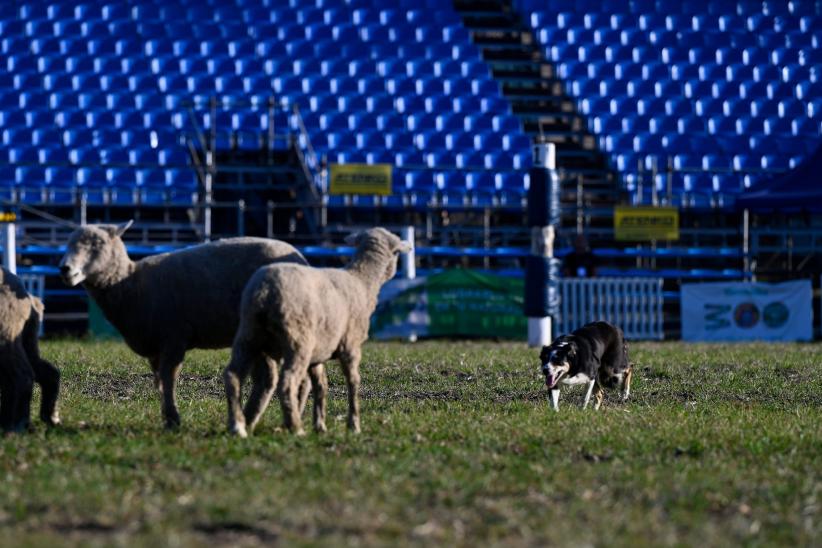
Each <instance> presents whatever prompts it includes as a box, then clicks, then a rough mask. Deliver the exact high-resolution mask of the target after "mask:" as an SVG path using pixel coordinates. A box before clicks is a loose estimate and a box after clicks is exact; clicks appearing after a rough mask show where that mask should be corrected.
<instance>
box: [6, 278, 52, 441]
mask: <svg viewBox="0 0 822 548" xmlns="http://www.w3.org/2000/svg"><path fill="white" fill-rule="evenodd" d="M42 317H43V303H42V302H41V301H40V299H38V298H37V297H33V296H31V295H29V294H28V293H27V292H26V290H25V288H24V287H23V282H21V281H20V278H18V277H17V276H15V275H14V274H12V273H11V272H9V271H8V270H6V269H5V268H0V428H2V430H3V431H4V432H23V431H25V430H27V429H28V427H29V414H30V408H31V395H32V388H33V383H34V382H36V383H37V384H39V385H40V388H41V389H42V398H41V400H40V418H41V419H42V421H43V422H45V423H46V424H47V425H49V426H54V425H57V424H59V423H60V417H59V414H58V412H57V397H58V394H59V392H60V371H59V370H58V369H57V368H56V367H54V366H53V365H52V364H51V363H49V362H47V361H46V360H44V359H43V358H41V357H40V349H39V346H38V342H37V334H38V331H39V330H40V322H41V321H42Z"/></svg>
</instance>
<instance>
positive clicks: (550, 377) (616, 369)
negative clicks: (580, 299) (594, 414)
mask: <svg viewBox="0 0 822 548" xmlns="http://www.w3.org/2000/svg"><path fill="white" fill-rule="evenodd" d="M539 358H540V361H542V373H543V375H545V384H546V386H547V387H548V390H550V391H551V406H552V407H553V408H554V410H555V411H557V410H559V385H560V384H566V385H574V384H586V385H587V387H588V389H587V392H586V393H585V401H584V403H583V404H582V408H583V409H585V408H586V407H588V402H589V401H590V400H591V394H592V393H593V391H594V387H596V393H595V394H594V397H595V398H596V404H595V405H594V409H599V406H600V405H602V398H603V397H604V395H605V393H604V391H603V389H604V388H616V387H617V386H619V387H620V388H621V392H622V394H621V396H622V401H625V400H627V399H628V396H629V395H630V393H631V375H632V373H633V367H632V364H630V363H629V362H628V345H626V344H625V338H624V337H623V335H622V330H621V329H620V328H618V327H616V326H614V325H611V324H610V323H608V322H592V323H589V324H587V325H584V326H582V327H580V328H579V329H577V330H576V331H574V332H572V333H571V334H570V335H563V336H562V337H559V338H558V339H557V340H555V341H554V342H553V343H551V345H550V346H543V347H542V352H540V355H539Z"/></svg>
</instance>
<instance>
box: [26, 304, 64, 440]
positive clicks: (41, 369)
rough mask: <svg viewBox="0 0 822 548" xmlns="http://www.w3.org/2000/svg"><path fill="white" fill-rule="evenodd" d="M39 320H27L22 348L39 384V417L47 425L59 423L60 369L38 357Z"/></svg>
mask: <svg viewBox="0 0 822 548" xmlns="http://www.w3.org/2000/svg"><path fill="white" fill-rule="evenodd" d="M38 330H39V321H37V322H33V321H31V320H29V322H28V323H27V324H26V328H25V330H24V332H23V349H24V350H25V352H26V357H27V358H28V361H29V364H31V368H32V370H33V372H34V381H35V382H36V383H37V384H39V385H40V390H41V392H42V398H41V400H40V419H41V420H42V421H43V422H44V423H46V424H48V425H49V426H55V425H57V424H60V414H59V413H58V411H57V398H58V396H59V394H60V370H59V369H57V368H56V367H55V366H54V365H52V364H51V362H49V361H46V360H44V359H43V358H41V357H40V348H39V346H38V343H37V332H38Z"/></svg>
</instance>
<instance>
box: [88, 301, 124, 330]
mask: <svg viewBox="0 0 822 548" xmlns="http://www.w3.org/2000/svg"><path fill="white" fill-rule="evenodd" d="M88 331H89V334H90V335H91V336H92V337H93V338H95V339H120V338H122V337H121V335H120V332H119V331H117V328H116V327H114V326H113V325H111V324H110V323H109V321H108V320H107V319H106V317H105V316H103V311H102V310H100V307H99V306H97V303H95V302H94V299H92V298H90V297H89V300H88Z"/></svg>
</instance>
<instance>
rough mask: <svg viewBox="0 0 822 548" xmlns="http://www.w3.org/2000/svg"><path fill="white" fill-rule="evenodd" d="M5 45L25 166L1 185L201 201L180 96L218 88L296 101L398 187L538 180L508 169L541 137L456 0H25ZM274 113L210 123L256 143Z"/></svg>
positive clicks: (332, 149) (3, 90)
mask: <svg viewBox="0 0 822 548" xmlns="http://www.w3.org/2000/svg"><path fill="white" fill-rule="evenodd" d="M318 6H320V7H318ZM0 53H2V56H3V58H4V60H5V67H4V68H5V71H4V73H3V74H2V77H0V122H2V131H3V133H2V140H3V148H4V149H5V156H6V157H5V158H2V160H4V161H7V162H8V164H10V165H11V166H13V167H14V169H15V172H14V176H13V177H10V176H7V177H4V178H3V180H2V181H0V184H2V185H3V191H4V192H5V193H6V194H11V193H12V192H14V193H16V195H17V196H18V198H19V199H21V200H24V201H27V202H37V203H40V202H46V203H48V202H50V201H60V200H67V201H68V202H69V203H71V200H73V199H74V197H75V196H76V194H77V192H78V191H86V190H87V191H88V195H89V200H92V201H94V200H99V201H109V202H111V203H128V202H131V201H139V202H140V203H155V202H156V203H162V202H163V201H168V200H174V201H178V202H180V203H185V202H191V201H192V200H193V199H196V192H195V191H196V190H197V189H196V184H195V183H196V181H195V179H194V178H193V171H192V169H191V167H190V166H189V165H187V163H188V161H189V160H188V153H187V151H186V150H185V149H184V148H183V146H182V144H181V141H180V132H181V131H183V130H184V129H185V128H186V125H187V124H188V123H189V122H188V116H187V115H186V112H185V108H184V107H183V106H182V105H184V104H185V103H186V102H187V101H190V100H192V99H194V100H199V101H201V102H203V103H204V104H205V103H206V102H207V101H208V99H209V98H210V97H211V96H218V97H227V96H228V97H234V98H240V99H243V100H251V101H252V102H254V101H256V102H257V103H258V104H260V105H265V104H267V101H268V98H269V97H270V96H272V95H274V96H276V98H277V100H278V101H283V102H287V103H289V104H296V105H298V106H299V107H300V110H301V112H302V116H303V118H304V122H305V126H306V129H307V130H308V133H309V136H310V140H311V143H312V144H313V146H314V148H315V149H316V151H317V152H318V153H319V154H320V155H324V156H327V158H328V160H329V161H330V162H352V161H355V162H357V161H362V162H388V163H391V164H394V165H396V166H397V174H396V176H395V178H394V180H395V181H396V187H397V188H396V191H397V192H398V193H401V194H402V193H412V194H415V195H418V197H419V198H420V200H421V201H422V202H425V201H427V199H428V198H429V197H430V196H432V195H433V194H435V193H444V194H449V195H452V196H453V195H455V194H459V193H462V194H463V195H466V196H468V195H470V196H472V198H475V199H478V200H483V199H489V200H490V199H492V198H493V194H494V193H505V194H509V195H513V196H514V198H518V199H520V200H521V199H522V197H523V195H524V192H525V190H526V187H527V179H524V178H523V177H522V175H521V174H520V175H518V176H513V175H512V174H513V172H514V171H517V170H522V169H523V168H525V167H527V166H528V165H529V163H530V152H529V146H528V139H527V138H525V136H524V134H523V133H522V131H521V130H520V125H519V122H518V120H517V118H516V117H515V116H513V115H512V114H511V111H510V107H509V105H508V103H507V101H506V100H505V99H504V98H503V97H502V96H501V95H500V91H499V86H498V85H497V83H496V82H495V81H494V80H493V79H492V78H491V75H490V73H489V71H488V68H487V66H486V65H485V64H484V63H483V61H482V59H481V58H480V56H479V53H478V50H477V49H476V48H475V47H474V45H473V44H472V43H471V39H470V36H469V35H468V33H467V31H466V30H465V28H464V27H463V26H462V24H461V21H460V18H459V16H458V15H457V13H456V12H455V11H454V10H453V8H451V6H450V5H449V4H448V3H445V4H443V3H441V2H434V1H433V0H428V1H427V2H418V1H413V2H412V1H400V2H395V3H391V4H390V5H388V4H385V3H383V2H378V1H376V0H374V1H361V0H355V1H351V2H345V1H343V0H327V1H323V2H317V3H308V2H293V1H292V2H286V1H279V2H259V1H251V0H241V1H238V2H237V3H236V4H232V5H228V4H223V3H214V4H213V5H209V4H204V3H201V2H187V1H185V2H172V3H158V2H152V1H149V0H137V1H134V2H129V3H127V4H126V3H109V4H104V5H101V4H98V3H94V2H82V1H80V2H71V1H67V2H59V3H56V2H38V1H34V0H24V1H22V2H14V3H6V4H4V5H3V7H2V9H0ZM267 120H268V119H267V117H266V116H259V115H256V116H255V115H249V113H248V112H240V111H231V110H230V109H229V110H221V112H220V115H219V116H218V119H217V120H210V119H209V117H208V116H207V115H206V116H205V118H204V119H203V120H199V122H200V123H202V126H203V128H205V129H208V128H209V127H210V126H211V124H212V123H216V124H217V125H218V126H219V128H220V129H221V131H222V130H225V131H231V132H233V133H234V134H235V136H236V135H239V136H240V137H239V138H237V139H236V146H238V147H248V148H254V147H255V146H258V139H257V137H256V135H258V134H262V133H264V132H266V131H267V129H268V128H267V123H268V121H267ZM286 124H287V122H286ZM278 127H282V126H278ZM226 142H227V141H226ZM224 143H225V142H224ZM44 166H55V167H57V166H59V167H61V168H64V169H62V170H60V171H56V172H48V173H46V172H44V171H43V169H44ZM428 166H435V167H436V168H437V170H438V173H439V174H440V175H441V176H440V175H438V176H432V174H431V173H430V172H429V171H427V170H425V169H424V168H426V167H428ZM473 169H477V170H483V169H484V170H489V171H490V179H489V180H490V181H492V183H491V184H489V185H488V188H483V189H481V191H476V192H475V188H474V187H472V186H470V185H469V183H468V181H467V179H466V177H465V176H464V172H465V171H470V170H473ZM99 170H104V171H99ZM4 173H6V172H5V171H4ZM488 191H492V192H491V194H489V193H488Z"/></svg>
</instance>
